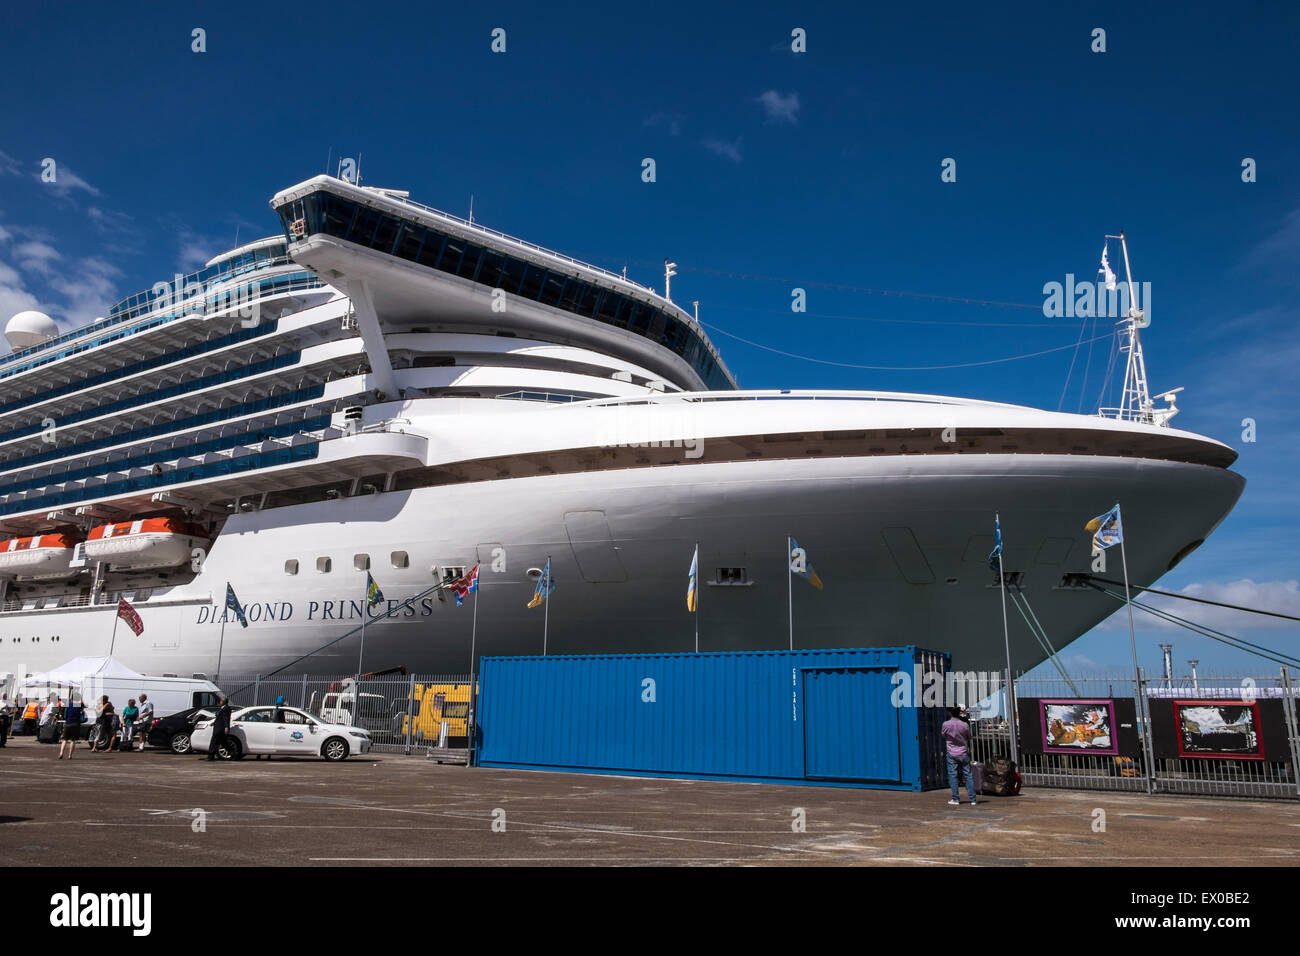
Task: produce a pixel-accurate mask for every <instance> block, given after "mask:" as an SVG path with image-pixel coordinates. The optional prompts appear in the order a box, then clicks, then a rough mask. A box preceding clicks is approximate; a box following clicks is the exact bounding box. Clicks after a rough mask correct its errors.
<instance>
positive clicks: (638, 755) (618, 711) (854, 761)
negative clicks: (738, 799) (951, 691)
mask: <svg viewBox="0 0 1300 956" xmlns="http://www.w3.org/2000/svg"><path fill="white" fill-rule="evenodd" d="M950 661H951V658H950V656H949V655H948V654H946V653H940V652H936V651H927V650H922V649H920V648H916V647H886V648H867V649H858V650H811V651H742V652H738V653H722V654H626V655H623V654H605V655H575V656H562V657H487V658H484V659H483V662H482V671H481V675H480V681H481V682H480V685H479V686H480V697H479V713H478V726H477V733H476V738H477V751H478V753H477V760H476V763H477V764H478V765H479V766H483V767H521V768H532V769H538V770H572V771H581V772H586V773H616V774H630V775H634V776H670V777H703V778H722V779H737V780H761V781H769V782H779V783H802V784H817V785H823V786H840V787H877V788H886V789H895V790H929V789H934V788H937V787H943V786H946V784H947V770H946V768H945V764H944V746H943V739H942V735H941V731H940V726H941V725H942V723H943V721H944V719H945V718H946V716H947V714H946V711H945V710H944V708H942V707H940V706H928V707H927V706H921V704H922V702H923V700H925V699H926V698H925V697H923V694H922V692H923V690H924V689H925V686H926V681H927V680H928V681H930V686H932V687H933V682H934V681H936V680H937V681H939V682H940V683H939V686H940V687H942V686H944V683H945V682H946V678H947V674H948V671H949V667H950ZM900 674H901V675H905V677H903V676H898V675H900ZM927 675H938V676H937V677H933V676H931V677H927ZM929 699H931V700H933V699H934V698H933V697H931V698H929Z"/></svg>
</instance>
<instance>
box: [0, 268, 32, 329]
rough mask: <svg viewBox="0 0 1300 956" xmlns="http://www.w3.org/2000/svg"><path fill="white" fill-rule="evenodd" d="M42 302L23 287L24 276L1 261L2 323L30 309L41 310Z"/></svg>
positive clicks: (0, 319) (0, 318)
mask: <svg viewBox="0 0 1300 956" xmlns="http://www.w3.org/2000/svg"><path fill="white" fill-rule="evenodd" d="M40 306H41V303H40V301H39V300H38V299H37V298H36V296H35V295H33V294H32V293H30V292H28V291H27V289H25V288H24V287H23V280H22V276H20V275H19V274H18V270H17V269H15V268H14V267H13V266H11V265H9V264H8V263H7V262H3V261H0V323H4V322H8V321H9V318H10V316H12V315H15V314H17V313H19V312H26V311H27V310H28V309H39V308H40Z"/></svg>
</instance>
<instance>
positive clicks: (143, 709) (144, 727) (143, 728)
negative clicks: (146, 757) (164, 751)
mask: <svg viewBox="0 0 1300 956" xmlns="http://www.w3.org/2000/svg"><path fill="white" fill-rule="evenodd" d="M152 726H153V701H151V700H150V699H149V695H148V694H141V695H140V749H141V750H144V744H145V741H146V740H147V739H148V737H149V728H151V727H152Z"/></svg>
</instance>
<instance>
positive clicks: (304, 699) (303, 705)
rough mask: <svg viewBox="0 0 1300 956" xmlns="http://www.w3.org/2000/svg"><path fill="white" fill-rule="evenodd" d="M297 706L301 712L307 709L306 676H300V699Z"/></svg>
mask: <svg viewBox="0 0 1300 956" xmlns="http://www.w3.org/2000/svg"><path fill="white" fill-rule="evenodd" d="M298 706H299V707H301V708H302V709H303V710H306V709H307V675H306V674H303V675H302V697H301V699H300V703H299V704H298Z"/></svg>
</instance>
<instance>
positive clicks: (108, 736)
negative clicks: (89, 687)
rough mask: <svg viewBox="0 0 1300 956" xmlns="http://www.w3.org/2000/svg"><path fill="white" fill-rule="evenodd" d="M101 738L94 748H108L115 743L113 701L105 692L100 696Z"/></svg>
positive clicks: (98, 722) (99, 723)
mask: <svg viewBox="0 0 1300 956" xmlns="http://www.w3.org/2000/svg"><path fill="white" fill-rule="evenodd" d="M96 723H97V724H98V725H99V739H98V740H97V741H95V746H94V747H92V748H91V749H92V750H103V751H106V750H108V748H109V747H111V746H112V745H113V702H112V701H111V700H109V699H108V695H107V694H105V695H104V696H103V697H101V698H99V720H97V721H96Z"/></svg>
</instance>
